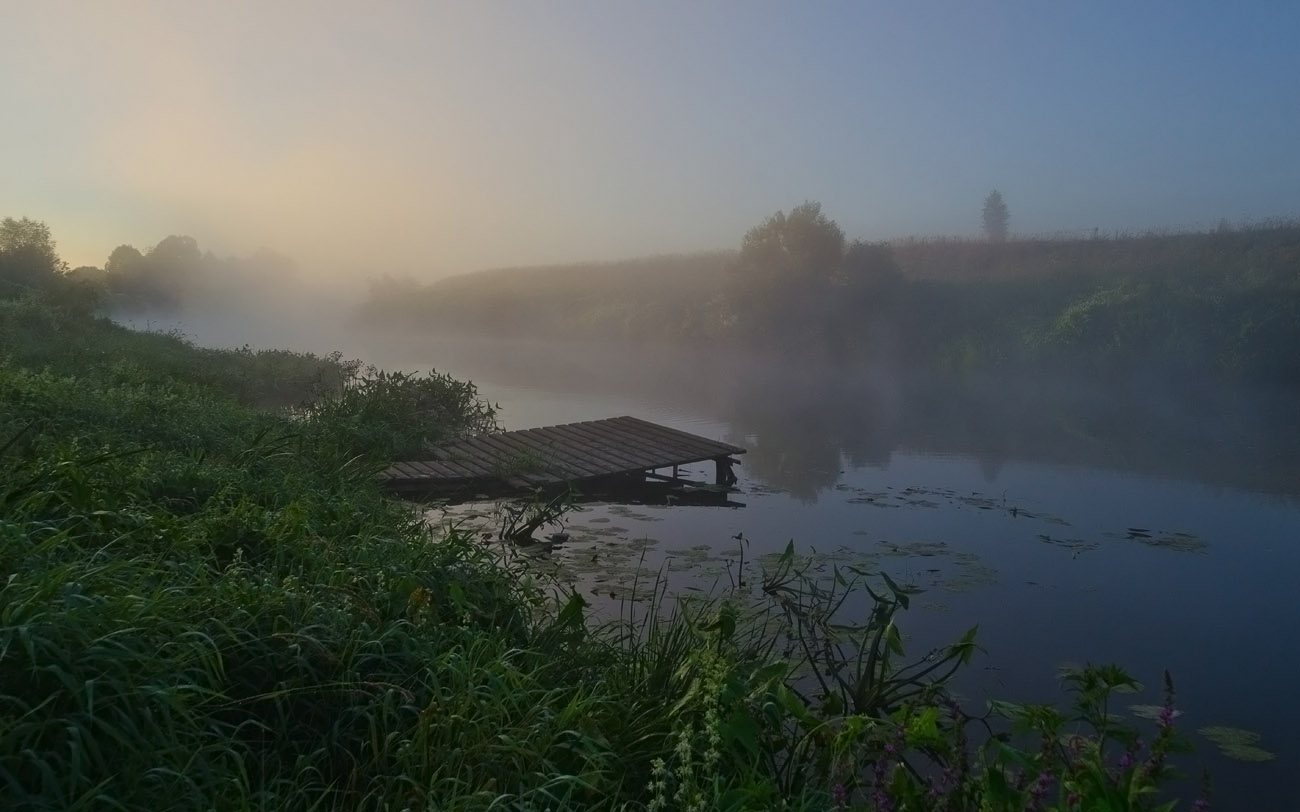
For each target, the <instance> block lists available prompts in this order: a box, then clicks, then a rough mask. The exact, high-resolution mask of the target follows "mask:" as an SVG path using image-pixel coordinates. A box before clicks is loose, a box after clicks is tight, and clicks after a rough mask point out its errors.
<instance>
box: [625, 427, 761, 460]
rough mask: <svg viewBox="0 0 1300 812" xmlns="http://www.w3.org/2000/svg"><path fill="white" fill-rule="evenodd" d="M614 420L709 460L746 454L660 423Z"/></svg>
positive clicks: (737, 449)
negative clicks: (682, 446) (694, 450)
mask: <svg viewBox="0 0 1300 812" xmlns="http://www.w3.org/2000/svg"><path fill="white" fill-rule="evenodd" d="M614 420H616V421H618V423H619V425H620V426H623V427H626V428H627V429H628V430H629V431H639V432H641V433H643V434H646V435H648V436H651V437H660V438H663V439H664V440H665V441H666V442H674V443H676V444H677V445H684V446H686V447H689V448H692V449H698V450H699V451H700V452H701V453H702V454H703V455H704V457H706V458H709V459H712V458H713V457H716V456H720V455H722V454H743V453H744V452H745V449H743V448H737V447H736V446H734V445H728V444H727V443H720V442H718V441H716V440H710V439H708V438H707V437H700V436H698V435H695V434H689V433H687V432H684V431H680V430H678V429H674V428H669V427H668V426H661V425H659V424H658V423H651V422H649V421H647V420H641V419H640V418H637V417H616V418H614Z"/></svg>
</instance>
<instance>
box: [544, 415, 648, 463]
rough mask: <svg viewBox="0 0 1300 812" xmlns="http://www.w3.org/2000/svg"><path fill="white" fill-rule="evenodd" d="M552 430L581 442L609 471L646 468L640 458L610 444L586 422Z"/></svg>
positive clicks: (588, 452)
mask: <svg viewBox="0 0 1300 812" xmlns="http://www.w3.org/2000/svg"><path fill="white" fill-rule="evenodd" d="M551 430H552V431H554V432H555V433H557V434H559V435H560V436H561V437H566V438H571V439H572V440H573V442H575V443H580V444H581V445H582V448H583V449H584V450H585V451H586V453H587V454H588V455H590V456H591V457H593V458H595V459H598V460H600V461H601V462H603V463H604V464H605V466H606V468H607V469H608V470H609V473H612V474H613V473H620V474H621V473H630V472H632V471H640V470H642V469H643V468H644V466H643V465H642V464H641V459H640V458H638V457H635V456H629V455H627V454H624V453H623V452H622V451H621V450H619V449H618V448H616V447H614V446H612V445H610V444H609V442H608V441H607V440H606V439H605V438H603V437H601V436H600V435H599V434H597V433H596V432H594V431H591V430H590V429H589V427H588V426H587V425H586V424H585V423H574V424H573V425H569V426H553V427H552V429H551Z"/></svg>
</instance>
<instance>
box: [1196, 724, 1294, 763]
mask: <svg viewBox="0 0 1300 812" xmlns="http://www.w3.org/2000/svg"><path fill="white" fill-rule="evenodd" d="M1196 732H1197V733H1200V734H1201V735H1202V736H1204V737H1205V738H1207V739H1209V740H1210V741H1212V742H1214V744H1215V745H1216V746H1217V747H1218V748H1219V752H1220V753H1222V754H1223V755H1225V756H1227V757H1228V758H1230V759H1233V760H1234V761H1256V762H1258V761H1272V760H1273V759H1275V758H1277V756H1276V755H1274V754H1273V753H1270V752H1269V751H1267V750H1265V749H1264V748H1262V747H1260V746H1259V734H1258V733H1255V732H1254V731H1250V730H1242V729H1241V728H1239V727H1228V726H1226V725H1210V726H1208V727H1203V728H1200V729H1198V730H1197V731H1196Z"/></svg>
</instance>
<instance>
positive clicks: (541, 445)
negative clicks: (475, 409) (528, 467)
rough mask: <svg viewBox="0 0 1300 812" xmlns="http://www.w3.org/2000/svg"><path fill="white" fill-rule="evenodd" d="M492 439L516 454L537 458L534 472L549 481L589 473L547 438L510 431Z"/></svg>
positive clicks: (572, 477) (582, 475)
mask: <svg viewBox="0 0 1300 812" xmlns="http://www.w3.org/2000/svg"><path fill="white" fill-rule="evenodd" d="M493 439H494V440H495V441H497V442H500V443H503V444H505V445H506V446H508V447H510V448H512V449H513V450H514V453H515V454H516V455H519V456H531V457H536V458H538V460H539V461H540V462H541V468H539V469H538V470H537V471H536V472H534V473H535V474H536V475H541V476H545V477H547V479H548V481H550V482H559V481H565V480H573V479H583V478H585V477H588V476H590V475H591V474H590V472H589V471H588V470H586V469H585V468H584V467H582V466H581V465H579V464H577V463H576V462H575V461H574V460H573V459H572V458H571V456H570V455H568V454H565V453H557V452H559V451H560V449H558V448H556V446H555V444H554V442H553V441H552V440H550V439H549V438H546V437H541V438H538V437H537V436H535V435H529V434H527V433H525V432H518V431H512V432H506V433H505V434H499V435H493Z"/></svg>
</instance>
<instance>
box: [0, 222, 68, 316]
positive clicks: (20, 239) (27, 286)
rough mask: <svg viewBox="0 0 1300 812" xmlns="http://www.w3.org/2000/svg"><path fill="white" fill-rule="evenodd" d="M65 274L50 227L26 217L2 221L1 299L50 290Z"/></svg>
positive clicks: (0, 229)
mask: <svg viewBox="0 0 1300 812" xmlns="http://www.w3.org/2000/svg"><path fill="white" fill-rule="evenodd" d="M65 270H66V266H65V265H64V263H63V260H61V259H59V255H58V252H57V251H55V250H54V238H53V237H51V236H50V227H49V226H47V225H45V224H44V223H42V222H40V221H37V220H30V219H28V218H26V217H24V218H23V219H21V220H15V219H14V218H12V217H6V218H4V219H3V220H0V296H4V297H12V296H16V295H20V294H21V293H22V292H23V291H26V290H35V289H46V288H49V287H51V286H54V285H56V284H57V283H58V281H59V280H60V279H61V274H62V273H63V271H65Z"/></svg>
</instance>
